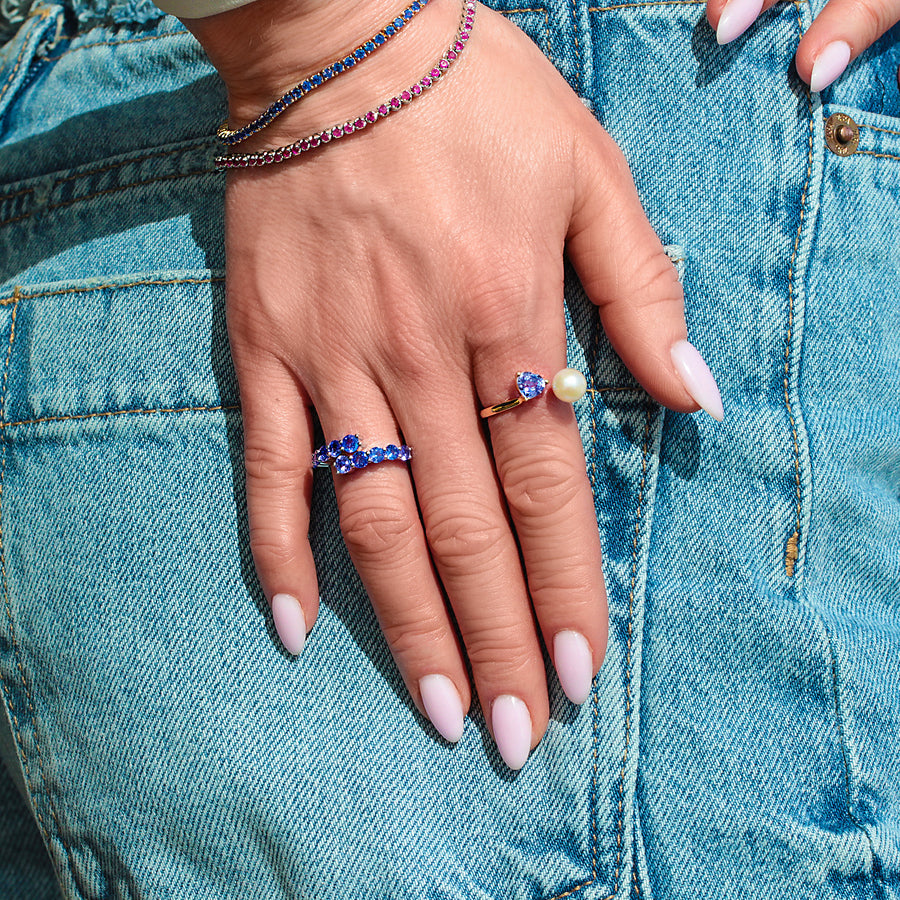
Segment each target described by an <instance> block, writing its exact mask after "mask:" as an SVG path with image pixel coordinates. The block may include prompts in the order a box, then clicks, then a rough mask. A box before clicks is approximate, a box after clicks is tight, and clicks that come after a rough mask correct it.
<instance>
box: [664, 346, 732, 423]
mask: <svg viewBox="0 0 900 900" xmlns="http://www.w3.org/2000/svg"><path fill="white" fill-rule="evenodd" d="M669 352H670V354H671V356H672V363H673V364H674V366H675V369H676V370H677V372H678V375H679V376H680V378H681V382H682V384H683V385H684V386H685V388H686V390H687V392H688V393H689V394H690V395H691V396H692V397H693V398H694V402H695V403H696V404H697V405H698V406H699V407H700V408H701V409H704V410H706V412H708V413H709V414H710V415H711V416H712V417H713V418H714V419H715V420H716V421H717V422H721V421H722V419H724V418H725V410H724V409H723V408H722V395H721V394H720V393H719V386H718V385H717V384H716V379H715V378H713V374H712V372H710V371H709V366H707V365H706V363H705V362H704V361H703V357H702V356H701V355H700V353H699V352H698V351H697V348H696V347H695V346H694V345H693V344H691V343H689V342H688V341H679V342H678V343H677V344H675V345H674V346H673V347H672V349H671V350H670V351H669Z"/></svg>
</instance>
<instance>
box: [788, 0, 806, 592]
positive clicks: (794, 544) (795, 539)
mask: <svg viewBox="0 0 900 900" xmlns="http://www.w3.org/2000/svg"><path fill="white" fill-rule="evenodd" d="M794 8H795V9H796V11H797V23H798V26H799V28H800V32H801V34H802V32H803V20H802V19H801V17H800V3H799V2H798V0H794ZM806 104H807V107H808V110H809V141H808V144H807V146H808V149H807V157H806V181H805V183H804V185H803V192H802V193H801V195H800V222H799V224H798V225H797V235H796V237H795V238H794V251H793V253H792V254H791V261H790V265H789V266H788V284H787V288H788V325H787V334H786V335H785V342H784V403H785V406H786V407H787V414H788V420H789V421H790V423H791V435H792V438H793V444H794V477H795V479H796V482H797V506H796V519H795V520H794V532H793V534H791V536H790V537H789V538H788V540H787V543H786V544H785V550H784V570H785V573H786V574H787V576H788V578H792V577H793V575H794V569H795V567H796V564H797V561H798V559H799V556H800V547H799V542H800V523H801V518H802V515H803V485H802V483H801V480H800V439H799V437H798V435H797V422H796V419H795V418H794V409H793V407H792V406H791V397H790V365H791V339H792V337H793V333H794V299H795V296H794V263H795V261H796V259H797V251H798V249H799V248H800V236H801V234H802V232H803V220H804V218H805V216H806V197H807V192H808V190H809V182H810V178H811V177H812V162H813V114H812V112H813V108H812V98H811V97H810V93H809V90H807V91H806Z"/></svg>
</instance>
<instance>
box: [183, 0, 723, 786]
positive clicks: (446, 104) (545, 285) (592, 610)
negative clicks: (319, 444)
mask: <svg viewBox="0 0 900 900" xmlns="http://www.w3.org/2000/svg"><path fill="white" fill-rule="evenodd" d="M259 5H260V6H262V7H264V6H265V0H261V3H260V4H259ZM255 7H257V4H254V5H253V6H250V7H245V8H244V9H243V14H244V15H250V11H254V13H253V14H254V15H256V16H261V15H262V11H261V9H259V8H257V9H254V8H255ZM269 8H270V9H271V8H272V7H269ZM335 8H336V7H332V9H335ZM361 8H362V7H361V5H359V4H357V5H356V6H355V7H354V9H356V10H357V11H358V10H360V9H361ZM460 10H461V7H460V5H459V3H458V0H432V3H431V5H429V7H428V9H426V10H425V11H423V12H422V13H421V14H420V16H419V18H418V20H417V21H416V23H415V25H413V26H410V28H409V30H408V32H407V33H405V34H404V35H402V36H400V37H398V38H396V39H395V41H393V42H391V44H392V46H391V47H390V48H388V47H385V48H384V49H382V50H380V51H378V53H376V54H375V55H374V56H373V57H372V58H371V59H370V60H367V61H366V64H365V66H361V67H360V68H359V73H358V76H359V77H354V78H351V76H350V75H345V76H342V77H341V78H340V79H336V80H335V81H334V83H333V84H329V85H328V86H327V87H326V88H324V89H322V90H320V91H316V92H313V94H310V95H309V97H307V98H304V100H303V101H302V102H301V103H300V104H298V105H297V108H296V110H293V111H292V112H291V113H290V114H285V115H284V116H282V117H281V118H280V119H279V120H277V122H276V123H275V124H274V125H273V126H271V127H270V128H269V129H267V130H266V131H265V132H263V133H262V134H260V135H259V136H258V141H257V145H258V146H277V145H278V144H284V143H288V142H290V141H292V140H295V139H297V138H299V137H302V136H303V135H305V134H309V133H311V132H314V131H316V130H318V129H321V128H323V127H325V126H326V125H329V124H333V123H337V122H343V121H345V120H347V119H348V118H350V117H352V116H354V115H355V114H358V113H361V112H364V111H365V110H367V109H370V108H372V107H373V106H376V105H377V104H378V102H380V101H381V100H382V99H384V98H385V97H390V96H391V94H392V93H395V92H396V91H397V90H399V89H402V88H404V87H406V86H408V85H410V84H412V83H413V81H414V80H416V78H417V77H420V76H421V75H422V74H424V72H426V71H427V70H428V69H429V68H430V67H431V65H432V64H433V61H434V60H435V59H437V58H438V57H439V56H440V55H441V54H442V53H443V52H444V50H445V49H446V47H447V46H448V45H449V42H450V39H451V37H452V35H453V33H454V31H455V28H456V25H457V22H458V19H459V14H460ZM240 12H242V11H240V10H238V11H235V13H233V14H231V13H226V14H223V16H221V17H216V18H222V19H224V18H226V17H228V16H236V15H237V14H238V13H240ZM390 14H391V13H388V15H387V16H386V17H385V16H379V15H378V13H377V12H374V11H370V20H369V26H359V27H358V28H357V29H355V31H354V33H353V37H352V38H351V39H350V41H349V42H348V41H347V40H346V39H344V40H341V41H340V42H339V43H338V42H335V41H333V40H332V45H331V46H330V48H326V49H321V48H319V50H320V54H321V55H320V57H319V58H320V59H321V63H318V62H317V63H316V64H313V60H312V59H310V60H307V61H305V62H304V63H302V64H301V65H300V66H297V68H301V72H302V71H305V72H310V71H315V70H316V65H318V64H324V63H326V62H330V61H331V59H333V58H334V57H335V56H336V55H337V54H338V53H340V52H341V51H343V50H345V49H346V48H347V47H348V46H352V45H353V44H352V40H354V39H356V38H361V37H364V36H366V34H367V30H366V29H367V27H370V26H371V25H373V24H374V25H375V26H376V27H377V26H378V25H380V24H382V21H381V20H382V18H385V19H386V18H389V16H390ZM282 21H284V20H282ZM189 24H190V25H191V26H192V27H193V28H195V30H196V31H197V33H198V34H200V35H201V39H203V35H202V27H197V23H196V22H194V23H189ZM289 26H293V27H296V26H297V22H296V21H294V22H292V23H285V26H284V27H289ZM245 27H246V26H245ZM207 38H208V35H207ZM207 42H208V45H209V46H210V47H211V48H212V51H211V52H212V54H213V55H214V61H215V59H216V56H215V53H216V50H215V47H216V46H219V45H217V43H216V40H215V39H208V41H207ZM393 44H396V46H393ZM221 46H223V47H229V46H231V45H230V44H228V42H227V41H225V42H223V43H222V44H221ZM285 46H286V47H290V46H292V42H290V41H286V42H285ZM293 46H294V47H295V48H296V47H302V46H307V44H305V43H304V42H303V41H299V42H296V43H293ZM239 56H240V54H237V55H235V56H234V59H235V60H237V59H238V58H239ZM285 58H286V57H285ZM219 64H220V71H222V72H223V74H224V75H225V77H226V81H227V82H228V83H229V88H230V97H231V106H232V122H234V123H238V124H239V123H242V122H245V121H248V120H249V119H251V118H253V117H254V116H255V115H256V114H257V113H258V112H259V111H260V109H261V108H263V107H264V106H265V105H266V104H267V103H268V102H269V101H270V100H271V99H272V97H274V96H277V95H278V94H279V93H280V91H281V90H284V89H285V88H286V87H289V86H290V85H291V84H293V83H296V80H297V78H298V77H299V74H301V72H298V71H294V72H285V71H283V70H281V69H279V68H278V67H277V66H275V67H274V68H272V69H271V70H270V71H269V73H268V74H265V73H263V75H262V76H260V73H259V71H256V72H255V73H254V76H253V78H254V80H253V81H252V82H248V81H247V80H246V78H245V79H244V80H242V78H241V75H240V74H238V73H237V72H234V71H232V70H231V69H230V68H229V63H228V61H227V60H225V59H223V58H222V57H219ZM237 68H240V67H239V66H238V67H237ZM354 75H355V73H354ZM367 78H368V79H370V80H369V81H367V80H365V79H367ZM253 85H256V86H257V88H254V87H253ZM260 85H264V86H262V87H260ZM254 94H255V96H254ZM248 143H251V142H248ZM242 147H243V145H242ZM242 147H240V148H237V149H239V150H240V149H242ZM226 216H227V218H226V227H227V266H228V271H227V297H228V300H227V303H228V309H227V315H228V327H229V334H230V338H231V344H232V349H233V354H234V360H235V365H236V368H237V374H238V378H239V382H240V388H241V399H242V408H243V414H244V428H245V453H246V467H247V497H248V504H249V515H250V528H251V541H252V549H253V554H254V560H255V562H256V567H257V571H258V574H259V578H260V581H261V583H262V586H263V589H264V591H265V593H266V596H267V597H268V598H269V599H270V601H274V614H275V620H276V624H277V625H278V627H279V633H280V634H281V635H282V637H283V640H284V642H285V645H286V646H287V647H288V649H290V650H292V651H294V652H297V651H299V649H300V647H301V646H302V641H303V637H304V635H305V631H306V629H308V628H310V627H311V626H312V624H313V622H314V621H315V618H316V612H317V607H318V592H317V587H316V574H315V568H314V564H313V559H312V555H311V552H310V548H309V544H308V542H307V530H308V526H309V513H310V495H311V490H312V470H311V468H310V455H311V453H312V451H313V424H312V422H313V410H315V412H316V414H317V415H318V418H319V421H320V422H321V426H322V429H323V430H324V434H325V438H326V440H333V439H335V438H340V437H341V436H342V435H346V434H350V433H356V434H359V435H360V436H361V437H362V439H363V441H364V442H365V443H367V444H368V445H379V446H382V447H383V446H385V445H386V444H387V443H389V442H394V443H399V442H400V441H401V440H403V441H405V442H406V443H408V444H409V445H411V446H412V447H413V449H414V456H413V459H412V461H411V464H410V465H409V466H407V465H404V464H402V463H399V462H393V463H384V464H381V465H377V466H370V467H369V468H367V469H364V470H362V471H358V472H354V473H352V474H349V475H343V476H342V475H336V476H335V487H336V491H337V502H338V505H339V508H340V520H341V528H342V531H343V535H344V538H345V541H346V544H347V547H348V549H349V551H350V554H351V556H352V558H353V561H354V563H355V565H356V567H357V569H358V571H359V574H360V576H361V578H362V581H363V583H364V584H365V586H366V589H367V591H368V593H369V596H370V598H371V601H372V604H373V606H374V608H375V611H376V613H377V615H378V619H379V622H380V624H381V626H382V628H383V630H384V634H385V636H386V638H387V641H388V644H389V645H390V648H391V650H392V652H393V654H394V658H395V659H396V662H397V665H398V667H399V669H400V672H401V673H402V675H403V678H404V680H405V682H406V685H407V686H408V688H409V691H410V694H411V696H412V697H413V699H414V701H415V703H416V705H417V706H418V708H419V709H420V710H421V711H422V712H423V713H425V714H426V715H428V716H429V717H430V719H431V720H432V722H433V723H434V724H435V726H436V727H437V728H438V730H439V731H440V732H441V733H442V734H443V735H444V736H445V737H446V738H448V739H449V740H456V739H458V738H459V736H460V734H461V732H462V725H463V716H464V713H465V710H467V709H468V706H469V704H470V700H471V694H470V686H469V682H468V678H467V674H466V667H465V662H464V655H463V654H464V653H465V654H466V655H467V656H468V659H469V662H470V663H471V667H472V674H473V678H474V684H475V687H476V689H477V691H478V695H479V697H480V700H481V705H482V708H483V709H484V710H485V716H486V719H487V723H488V726H489V727H490V729H491V731H492V734H493V735H494V738H495V740H496V742H497V745H498V748H499V750H500V752H501V754H502V756H503V758H504V759H505V760H506V762H507V763H508V765H510V766H511V767H513V768H518V767H520V766H521V765H523V764H524V762H525V760H526V758H527V756H528V753H529V751H530V749H531V748H532V747H533V746H534V745H535V744H537V742H538V741H539V740H540V738H541V736H542V735H543V733H544V731H545V729H546V726H547V721H548V716H549V710H548V695H547V683H546V672H545V670H544V666H543V662H542V655H541V645H540V640H541V637H542V638H543V641H544V642H545V644H546V646H547V648H548V650H549V652H550V654H551V657H552V658H553V661H554V664H555V667H556V669H557V672H558V674H559V676H560V681H561V683H562V685H563V688H564V689H565V691H566V693H567V694H568V696H569V697H570V698H571V699H572V700H573V701H575V702H581V701H583V700H584V699H585V698H586V697H587V696H588V694H589V691H590V685H591V679H592V677H593V675H594V674H595V673H596V671H597V670H598V669H599V667H600V663H601V661H602V659H603V655H604V652H605V647H606V637H607V610H606V596H605V591H604V584H603V577H602V572H601V561H600V542H599V537H598V529H597V522H596V518H595V513H594V504H593V498H592V494H591V489H590V484H589V482H588V478H587V475H586V467H585V460H584V455H583V451H582V446H581V441H580V438H579V432H578V428H577V426H576V422H575V416H574V413H573V410H572V407H571V406H570V405H569V404H568V403H564V402H562V401H561V400H559V399H557V398H556V397H555V396H552V395H551V393H550V392H549V391H548V392H547V394H546V395H544V396H543V397H541V398H539V399H536V400H532V401H531V402H528V403H526V404H524V405H523V406H521V407H519V408H517V409H515V410H514V411H510V412H506V413H503V414H502V415H497V416H495V417H493V418H490V419H488V420H486V422H485V420H482V419H481V418H480V416H479V410H480V409H481V408H482V407H485V406H488V405H491V404H494V403H497V402H499V401H501V400H504V399H506V398H509V397H511V396H515V388H514V380H515V373H516V372H517V371H521V370H533V371H536V372H540V373H543V374H544V375H545V376H548V377H552V376H553V374H554V373H555V372H556V371H557V370H559V369H562V368H563V367H564V366H565V364H566V334H565V325H564V316H563V252H564V248H565V247H568V253H569V257H570V259H571V261H572V263H573V264H574V265H575V267H576V269H577V271H578V273H579V275H580V277H581V279H582V282H583V284H584V286H585V289H586V290H587V292H588V294H589V296H590V297H591V299H592V300H593V301H594V302H595V303H596V304H597V305H598V307H599V308H600V315H601V317H602V321H603V324H604V327H605V328H606V331H607V334H608V335H609V337H610V339H611V340H612V342H613V345H614V346H615V347H616V348H617V350H618V352H619V353H620V355H621V356H622V359H623V360H624V361H625V363H626V364H627V365H628V366H629V368H630V369H631V370H632V372H633V373H634V374H635V376H636V377H637V378H638V380H639V381H640V382H641V384H643V385H644V386H645V387H646V388H647V390H648V391H649V392H650V393H651V394H652V395H653V396H654V397H655V398H657V399H658V400H659V401H660V402H662V403H664V404H666V405H667V406H669V407H671V408H673V409H677V410H683V411H691V410H695V409H697V404H696V403H695V402H694V400H693V399H692V397H691V394H690V393H689V392H688V390H687V389H686V387H685V384H686V383H687V384H690V385H691V386H692V389H693V390H694V392H695V393H696V394H697V395H698V396H699V397H700V399H701V400H704V396H705V395H703V393H702V390H703V387H704V385H705V386H706V388H707V389H710V383H711V378H710V377H709V376H708V370H706V369H705V367H704V366H703V365H702V362H701V363H700V364H699V369H698V368H696V366H697V360H699V356H696V357H695V356H694V355H693V354H695V353H696V351H693V354H692V348H690V346H689V345H687V344H686V343H684V339H685V336H686V332H685V323H684V317H683V308H682V292H681V288H680V285H679V284H678V280H677V277H676V274H675V270H674V268H673V267H672V265H671V263H670V262H669V260H668V258H667V257H666V255H665V252H664V251H663V248H662V246H661V244H660V242H659V240H658V239H657V237H656V235H655V234H654V233H653V231H652V230H651V228H650V226H649V224H648V222H647V220H646V219H645V217H644V214H643V212H642V209H641V206H640V202H639V200H638V197H637V194H636V191H635V188H634V185H633V183H632V181H631V177H630V175H629V172H628V168H627V165H626V163H625V160H624V159H623V157H622V155H621V153H620V152H619V151H618V149H617V148H616V146H615V145H614V144H613V142H612V141H611V139H610V138H609V137H608V136H607V135H606V134H605V132H604V131H603V130H602V129H601V128H600V126H599V125H598V124H597V123H596V122H595V121H594V119H593V118H592V116H591V115H590V114H589V112H588V111H587V110H586V109H585V107H584V106H583V105H582V104H581V103H580V102H579V100H578V98H577V96H576V95H575V94H574V93H573V92H572V91H571V90H570V89H569V87H568V86H567V85H566V83H565V82H564V81H563V79H562V78H561V77H560V76H559V74H558V73H557V72H556V70H555V69H554V68H553V67H552V66H551V65H550V64H549V63H548V62H547V61H546V60H545V59H544V57H543V56H542V55H541V54H540V52H539V51H538V50H537V49H536V48H535V47H534V45H533V44H532V43H531V42H530V41H529V40H528V39H527V38H526V37H525V36H524V35H523V34H522V33H521V32H520V31H518V29H516V28H515V27H513V26H512V25H510V24H509V23H508V22H506V20H504V19H503V18H502V17H501V16H499V15H496V14H494V13H492V12H490V11H488V10H486V9H484V8H479V11H478V14H477V17H476V23H475V29H474V33H473V35H472V38H471V40H470V41H469V43H468V46H467V48H466V50H465V52H464V53H463V54H462V56H461V57H460V59H459V61H458V62H457V63H456V64H455V65H454V69H453V71H451V72H450V73H449V74H448V75H447V76H446V78H445V79H442V81H441V83H440V84H438V85H437V86H436V87H434V88H433V89H432V90H431V91H429V92H428V93H427V94H425V95H424V96H423V97H421V98H420V99H418V100H416V101H415V102H414V103H412V104H411V105H410V106H409V107H408V108H406V109H403V110H402V111H400V112H398V113H397V114H396V115H395V116H392V117H390V118H389V119H387V120H385V121H382V122H377V123H376V124H375V125H374V126H373V127H371V128H368V129H366V130H365V131H363V132H361V133H359V134H356V135H353V136H351V137H349V138H346V139H344V140H341V141H337V142H335V143H333V144H331V145H329V146H325V147H322V148H320V149H318V150H316V151H314V152H311V153H309V154H305V155H303V156H301V157H300V158H299V159H297V160H293V161H290V162H288V163H284V164H280V165H275V166H272V167H269V168H267V169H255V170H249V171H248V170H243V171H237V172H232V173H230V174H229V178H228V187H227V206H226ZM676 346H677V347H678V348H679V349H678V350H677V351H676V353H675V358H674V360H673V356H672V353H671V351H672V348H673V347H676ZM684 354H686V355H684ZM676 366H680V367H681V371H682V373H683V374H682V376H681V377H679V374H678V372H679V369H677V368H676ZM692 373H693V374H692ZM682 378H684V379H686V381H682V380H681V379H682ZM704 378H706V379H707V380H706V381H704ZM711 392H712V393H711V395H710V399H709V402H708V406H709V408H710V409H712V411H713V412H715V413H716V415H717V416H718V415H721V406H720V405H718V406H717V405H716V404H717V401H718V394H717V392H716V391H715V388H714V383H713V386H712V388H711ZM454 621H455V623H456V625H457V626H458V629H459V634H460V636H461V638H462V644H463V646H460V643H459V641H458V640H457V637H456V632H455V628H454Z"/></svg>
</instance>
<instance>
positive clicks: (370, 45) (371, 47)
mask: <svg viewBox="0 0 900 900" xmlns="http://www.w3.org/2000/svg"><path fill="white" fill-rule="evenodd" d="M363 49H364V50H365V51H366V53H371V52H372V51H373V50H374V49H375V44H374V43H372V41H367V42H366V43H365V44H363Z"/></svg>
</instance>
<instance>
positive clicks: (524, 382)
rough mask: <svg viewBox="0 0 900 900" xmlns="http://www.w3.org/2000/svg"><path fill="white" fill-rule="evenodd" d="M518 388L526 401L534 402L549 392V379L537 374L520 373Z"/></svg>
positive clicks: (517, 381)
mask: <svg viewBox="0 0 900 900" xmlns="http://www.w3.org/2000/svg"><path fill="white" fill-rule="evenodd" d="M516 387H517V388H518V389H519V393H520V394H521V395H522V396H523V397H524V398H525V399H526V400H534V398H535V397H540V396H541V394H543V393H544V391H546V390H547V379H546V378H543V377H542V376H540V375H538V374H537V373H535V372H519V374H518V375H517V376H516Z"/></svg>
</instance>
